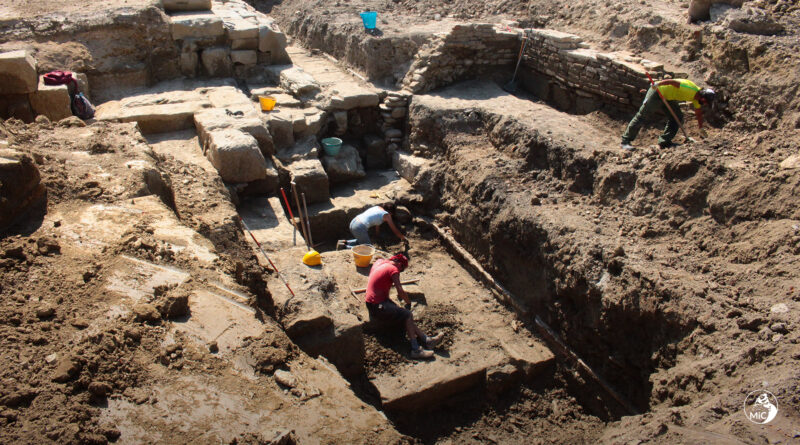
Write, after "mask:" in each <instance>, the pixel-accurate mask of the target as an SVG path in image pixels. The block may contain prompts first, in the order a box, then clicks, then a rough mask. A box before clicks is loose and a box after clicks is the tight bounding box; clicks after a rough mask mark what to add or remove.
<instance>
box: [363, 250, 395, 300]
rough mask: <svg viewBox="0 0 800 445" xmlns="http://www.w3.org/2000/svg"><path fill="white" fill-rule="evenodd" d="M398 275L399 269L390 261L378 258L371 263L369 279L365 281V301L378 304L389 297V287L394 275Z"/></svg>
mask: <svg viewBox="0 0 800 445" xmlns="http://www.w3.org/2000/svg"><path fill="white" fill-rule="evenodd" d="M399 276H400V270H399V269H398V268H397V266H395V264H394V263H393V262H392V261H389V260H383V259H381V260H378V261H376V262H375V264H373V265H372V270H370V271H369V281H368V282H367V294H366V298H365V299H364V300H365V301H366V302H367V303H374V304H379V303H383V302H384V301H386V300H388V299H389V289H391V288H392V283H393V282H394V280H395V279H396V277H399Z"/></svg>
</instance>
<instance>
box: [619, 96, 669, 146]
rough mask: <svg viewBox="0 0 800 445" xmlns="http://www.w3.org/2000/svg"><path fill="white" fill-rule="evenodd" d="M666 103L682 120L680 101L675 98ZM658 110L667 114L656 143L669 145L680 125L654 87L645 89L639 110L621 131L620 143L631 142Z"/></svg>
mask: <svg viewBox="0 0 800 445" xmlns="http://www.w3.org/2000/svg"><path fill="white" fill-rule="evenodd" d="M668 103H669V106H670V107H671V108H672V111H674V112H675V115H676V116H678V119H680V120H681V121H683V112H681V107H680V104H681V103H680V102H679V101H675V100H671V101H669V102H668ZM659 110H660V111H661V112H662V113H664V114H665V115H666V116H667V126H666V127H664V133H662V134H661V136H659V138H658V144H659V145H669V144H670V143H671V142H672V138H674V137H675V135H676V134H678V129H679V128H680V126H679V125H678V122H677V121H676V120H675V119H673V118H672V115H671V114H670V113H669V110H667V107H665V106H664V102H663V101H662V100H661V98H660V97H658V93H657V92H656V89H655V88H652V87H651V88H650V89H649V90H647V95H646V96H645V97H644V102H642V106H641V107H639V111H637V112H636V116H633V119H631V122H630V123H629V124H628V128H626V129H625V133H622V143H623V144H630V143H631V142H633V140H634V139H636V136H637V135H638V134H639V130H641V129H642V126H643V125H644V124H645V122H646V121H647V119H648V118H649V117H650V116H651V115H653V114H655V113H656V112H657V111H659Z"/></svg>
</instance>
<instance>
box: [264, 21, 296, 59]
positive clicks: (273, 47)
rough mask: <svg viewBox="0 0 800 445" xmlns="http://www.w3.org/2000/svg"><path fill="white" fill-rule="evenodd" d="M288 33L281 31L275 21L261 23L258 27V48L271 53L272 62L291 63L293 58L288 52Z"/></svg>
mask: <svg viewBox="0 0 800 445" xmlns="http://www.w3.org/2000/svg"><path fill="white" fill-rule="evenodd" d="M286 43H287V41H286V34H284V33H283V32H281V30H280V28H278V26H277V25H275V23H270V24H263V23H262V24H261V25H260V26H259V28H258V50H259V51H260V52H262V53H269V55H270V63H273V64H278V63H289V62H291V59H290V58H289V54H288V53H287V52H286Z"/></svg>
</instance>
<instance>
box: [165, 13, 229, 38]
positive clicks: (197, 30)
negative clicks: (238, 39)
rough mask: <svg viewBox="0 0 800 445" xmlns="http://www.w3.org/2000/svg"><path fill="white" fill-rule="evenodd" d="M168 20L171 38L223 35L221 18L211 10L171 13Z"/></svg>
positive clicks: (223, 28) (223, 29)
mask: <svg viewBox="0 0 800 445" xmlns="http://www.w3.org/2000/svg"><path fill="white" fill-rule="evenodd" d="M169 21H170V30H171V32H172V38H173V40H184V39H188V38H198V39H202V38H209V37H211V38H213V37H220V36H223V35H225V27H224V25H223V23H222V19H221V18H219V17H218V16H217V15H216V14H214V13H212V12H211V11H204V12H178V13H175V14H173V15H171V16H170V18H169Z"/></svg>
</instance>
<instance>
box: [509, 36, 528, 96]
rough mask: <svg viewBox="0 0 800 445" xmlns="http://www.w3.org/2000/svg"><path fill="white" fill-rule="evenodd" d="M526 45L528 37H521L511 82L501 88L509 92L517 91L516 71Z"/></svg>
mask: <svg viewBox="0 0 800 445" xmlns="http://www.w3.org/2000/svg"><path fill="white" fill-rule="evenodd" d="M527 45H528V38H527V37H523V38H522V47H521V48H520V49H519V56H518V57H517V67H516V68H514V75H513V76H512V77H511V82H508V83H507V84H505V85H503V89H504V90H506V91H508V92H509V93H516V92H517V82H516V80H517V71H519V65H520V63H521V62H522V56H523V55H524V54H525V47H526V46H527Z"/></svg>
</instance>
